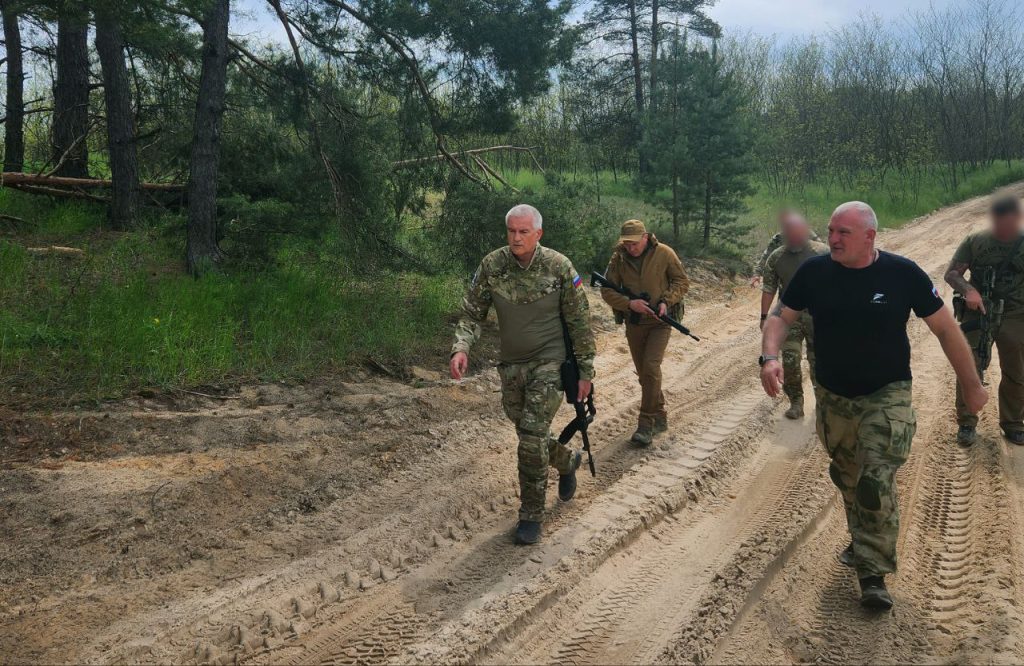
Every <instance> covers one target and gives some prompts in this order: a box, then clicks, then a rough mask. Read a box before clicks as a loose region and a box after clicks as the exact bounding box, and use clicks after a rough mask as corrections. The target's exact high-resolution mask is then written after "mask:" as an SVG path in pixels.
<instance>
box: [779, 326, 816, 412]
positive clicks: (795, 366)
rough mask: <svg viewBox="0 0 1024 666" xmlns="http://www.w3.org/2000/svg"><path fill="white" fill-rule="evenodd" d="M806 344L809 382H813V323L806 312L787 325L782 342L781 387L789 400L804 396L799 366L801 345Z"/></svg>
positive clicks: (802, 378) (801, 373) (802, 376)
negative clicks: (787, 331) (809, 369)
mask: <svg viewBox="0 0 1024 666" xmlns="http://www.w3.org/2000/svg"><path fill="white" fill-rule="evenodd" d="M803 345H806V346H807V362H808V363H810V364H811V384H814V324H813V323H812V321H811V316H810V315H809V314H807V313H806V312H804V313H801V315H800V318H799V319H797V320H796V321H795V322H793V325H792V326H790V327H789V334H788V335H787V336H786V340H785V342H783V343H782V377H783V383H782V389H783V391H784V392H785V393H786V396H787V397H789V399H790V400H794V401H796V400H800V399H802V398H803V397H804V375H803V372H802V370H801V368H800V365H801V357H802V356H803V354H802V353H801V351H802V350H801V347H802V346H803Z"/></svg>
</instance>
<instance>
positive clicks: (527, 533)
mask: <svg viewBox="0 0 1024 666" xmlns="http://www.w3.org/2000/svg"><path fill="white" fill-rule="evenodd" d="M538 541H540V523H539V522H537V521H536V520H520V521H519V524H518V525H516V543H518V544H522V545H524V546H528V545H530V544H534V543H537V542H538Z"/></svg>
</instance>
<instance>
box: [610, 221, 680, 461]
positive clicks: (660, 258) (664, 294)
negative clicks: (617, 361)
mask: <svg viewBox="0 0 1024 666" xmlns="http://www.w3.org/2000/svg"><path fill="white" fill-rule="evenodd" d="M605 277H607V278H608V279H609V280H611V281H612V282H614V283H616V284H619V285H623V286H625V287H626V288H628V289H629V290H631V291H632V292H633V293H636V294H641V293H645V294H647V295H648V296H649V297H650V303H651V304H653V306H654V307H655V308H657V315H664V314H666V313H667V314H669V315H672V316H673V317H674V318H675V319H677V320H678V319H680V318H681V314H682V308H683V296H684V295H685V294H686V292H687V291H688V290H689V288H690V281H689V280H688V279H687V278H686V271H685V270H684V269H683V264H682V262H681V261H679V257H678V256H676V253H675V252H674V251H673V250H672V248H670V247H669V246H667V245H665V244H664V243H661V242H659V241H658V239H657V238H655V237H654V234H652V233H649V232H648V231H647V229H646V228H645V227H644V223H643V222H641V221H640V220H628V221H627V222H626V223H625V224H623V225H622V233H621V234H620V237H619V245H618V247H617V248H616V250H615V253H614V254H612V258H611V261H610V262H609V263H608V270H607V272H606V273H605ZM601 297H602V298H604V300H605V301H606V302H607V303H608V305H610V306H612V309H613V310H615V314H616V321H621V320H625V321H626V340H627V341H628V342H629V351H630V354H631V355H632V356H633V365H634V366H635V367H636V373H637V375H638V376H639V377H640V394H641V398H640V418H639V419H638V423H637V428H636V432H635V433H633V437H632V441H634V442H636V443H637V444H640V445H641V446H647V445H649V444H650V443H651V442H652V441H653V439H654V435H655V434H656V433H660V432H664V431H666V430H667V429H668V413H667V412H666V411H665V396H664V394H663V393H662V391H661V362H662V360H663V359H664V357H665V348H666V347H667V346H668V339H669V335H670V334H671V333H672V327H671V326H669V325H668V324H666V323H664V322H663V321H661V320H660V319H658V318H657V316H656V315H655V312H654V311H653V310H652V309H651V306H649V305H648V304H647V303H646V302H644V301H643V300H640V299H634V300H630V299H628V298H626V297H625V296H623V295H622V294H620V293H618V292H617V291H615V290H614V289H608V288H605V289H602V290H601Z"/></svg>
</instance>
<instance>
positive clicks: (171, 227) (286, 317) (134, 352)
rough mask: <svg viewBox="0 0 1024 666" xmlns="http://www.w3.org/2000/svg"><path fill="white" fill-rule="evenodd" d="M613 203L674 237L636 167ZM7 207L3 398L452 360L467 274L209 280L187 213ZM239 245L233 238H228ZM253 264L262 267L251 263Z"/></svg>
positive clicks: (1013, 173) (780, 201)
mask: <svg viewBox="0 0 1024 666" xmlns="http://www.w3.org/2000/svg"><path fill="white" fill-rule="evenodd" d="M511 178H512V181H513V182H514V184H515V185H516V186H518V187H522V188H530V189H533V190H534V191H539V190H542V189H543V188H544V186H545V179H544V177H543V176H542V175H541V174H539V173H537V172H533V171H519V172H516V173H513V174H511ZM1017 180H1024V162H1022V161H1017V162H1014V163H1013V164H1012V165H1011V166H1010V168H1007V167H1006V165H1005V164H998V165H994V166H992V167H989V168H985V169H979V170H977V171H974V172H972V173H970V174H969V175H968V177H967V178H966V179H965V180H964V182H963V183H962V184H961V187H960V188H959V189H958V191H957V192H955V193H954V192H948V191H946V190H944V189H943V188H942V187H941V184H940V183H939V182H938V180H934V181H929V182H925V183H923V184H922V187H921V188H920V190H919V192H918V196H917V197H916V198H913V197H910V196H904V195H903V193H902V192H901V191H898V190H897V191H892V190H885V189H882V188H877V189H871V188H867V189H864V190H859V191H850V192H838V191H834V190H833V191H827V190H826V189H825V188H824V187H822V186H808V187H805V188H804V189H803V190H802V191H801V192H799V193H798V194H796V195H794V196H792V197H780V196H775V195H773V194H771V193H770V192H768V191H767V189H766V188H760V189H759V190H758V192H757V193H756V194H755V195H754V196H752V197H750V199H749V201H748V206H749V209H750V210H749V212H748V213H746V214H745V215H744V216H743V218H741V222H746V223H750V224H751V225H752V227H753V231H751V232H750V234H749V237H748V238H747V239H746V240H747V247H746V249H745V250H744V251H745V252H746V255H747V256H741V255H740V254H739V253H740V251H739V250H736V249H735V248H729V247H718V246H716V247H715V248H712V252H710V253H709V252H703V251H702V250H701V249H700V244H699V238H697V237H696V236H695V235H694V234H695V230H694V229H689V230H688V231H687V236H686V237H685V238H684V239H683V241H682V243H680V249H681V250H682V251H683V252H684V253H685V254H688V256H698V255H703V256H705V257H712V258H715V259H716V260H717V261H720V262H725V263H726V264H728V265H731V266H733V267H734V268H737V270H744V269H745V268H747V264H748V263H749V259H750V258H751V257H752V256H754V255H755V254H756V253H757V252H758V251H759V246H761V245H762V244H763V242H764V241H765V239H767V237H768V236H769V235H770V233H772V231H773V230H774V224H775V214H776V211H777V210H778V209H779V208H781V207H783V206H786V205H795V206H798V207H800V208H802V209H803V210H805V211H806V213H807V215H808V217H809V218H810V219H811V221H812V222H813V224H814V226H815V227H817V228H819V229H823V228H824V226H825V221H826V219H827V217H828V214H829V213H830V212H831V210H832V209H833V208H834V207H835V206H836V205H837V204H838V203H840V202H842V201H846V200H850V199H861V200H864V201H867V202H869V203H870V204H871V205H872V206H874V207H875V209H876V211H877V212H878V215H879V218H880V220H881V222H882V224H883V226H886V227H896V226H899V225H901V224H904V223H905V222H907V221H908V220H911V219H913V218H915V217H917V216H919V215H922V214H925V213H927V212H929V211H932V210H934V209H936V208H939V207H941V206H944V205H948V204H951V203H954V202H956V201H960V200H963V199H966V198H968V197H971V196H976V195H980V194H986V193H989V192H991V191H993V190H995V189H996V188H998V187H999V186H1001V185H1004V184H1007V183H1010V182H1013V181H1017ZM599 181H600V191H601V200H602V203H603V204H604V205H605V206H607V207H608V208H609V209H610V210H612V211H613V216H614V215H617V216H618V217H621V219H622V220H625V219H627V218H629V217H639V218H640V219H644V220H645V221H647V222H649V223H650V224H651V226H652V227H653V228H654V229H656V230H657V231H658V232H659V233H661V234H662V235H663V236H666V237H668V236H669V232H670V230H669V229H668V223H667V214H666V213H665V212H664V210H663V209H661V208H659V207H658V206H657V205H656V204H654V203H652V202H650V201H646V200H644V199H643V198H642V197H641V196H640V195H638V194H637V193H636V192H634V190H633V188H632V183H631V181H630V180H629V178H628V177H620V178H619V180H618V182H615V181H614V180H613V178H612V176H611V174H610V173H602V174H599ZM0 212H3V213H5V214H7V215H13V216H16V217H19V218H22V219H24V220H26V221H27V222H29V223H30V226H29V227H28V228H25V229H19V230H17V231H16V232H13V233H12V232H11V231H10V230H9V228H8V227H7V226H4V223H2V222H0V232H4V231H5V230H6V231H7V232H6V235H0V404H3V403H8V402H18V403H20V402H24V401H25V400H27V399H32V400H38V399H39V398H47V397H48V398H50V399H55V400H60V401H62V402H77V401H83V400H101V399H104V398H113V397H118V396H121V395H124V394H125V393H127V392H130V391H133V390H136V389H138V388H141V387H158V388H163V389H176V388H189V387H193V388H194V387H201V386H208V385H224V384H226V383H233V382H236V381H249V380H274V379H296V380H301V379H306V378H311V377H315V376H320V375H323V374H325V373H330V372H334V371H336V370H338V369H339V368H342V367H344V366H348V365H351V364H357V363H362V362H365V361H367V360H370V359H372V360H374V361H377V362H379V363H381V364H383V365H385V366H388V367H391V368H395V369H399V370H400V369H401V368H402V367H404V366H405V365H408V364H411V363H416V362H425V363H441V362H443V357H444V355H445V354H444V352H445V350H446V349H447V343H448V339H449V336H450V322H451V318H452V314H453V313H454V312H455V311H456V308H457V306H458V303H459V299H460V297H461V293H462V289H463V277H462V276H458V275H453V276H429V277H428V276H424V275H420V274H417V273H393V272H382V273H381V274H380V275H379V276H378V277H377V278H375V279H369V278H367V277H366V276H365V274H363V273H360V272H357V271H354V270H352V267H351V264H350V263H349V262H350V261H352V259H350V258H348V257H347V251H346V246H345V244H344V242H343V241H342V240H341V239H338V238H328V239H322V240H323V242H316V243H314V242H310V241H301V240H294V241H288V242H286V243H285V244H284V245H283V246H280V248H279V249H277V250H276V251H275V252H274V254H273V255H272V257H271V259H270V266H268V267H266V268H264V269H261V270H254V269H253V268H252V267H251V266H252V265H253V264H252V263H245V262H238V263H236V264H234V265H232V266H229V268H228V270H227V271H226V272H225V273H223V274H219V275H212V276H209V277H207V278H204V279H201V280H193V279H191V278H189V277H188V276H186V275H185V274H184V271H183V266H182V259H181V256H182V251H183V250H182V244H183V238H184V222H183V220H182V219H181V217H178V216H172V215H163V216H159V215H158V216H152V217H150V218H148V219H147V220H145V221H144V223H143V225H142V226H141V228H139V229H137V230H135V231H132V232H130V233H120V234H118V233H112V232H108V231H103V227H104V224H103V222H104V220H103V215H104V213H103V209H102V207H100V206H96V205H92V204H89V203H81V202H60V203H53V202H51V201H50V200H48V199H46V198H43V197H36V196H31V195H27V194H22V193H18V192H14V191H11V190H3V189H0ZM51 244H52V245H70V246H73V247H80V248H82V249H83V250H85V252H86V254H85V258H84V259H72V258H65V257H35V256H32V255H30V254H29V253H28V252H27V251H26V248H27V247H32V246H41V245H51ZM228 246H229V247H230V244H229V245H228ZM246 266H248V267H246Z"/></svg>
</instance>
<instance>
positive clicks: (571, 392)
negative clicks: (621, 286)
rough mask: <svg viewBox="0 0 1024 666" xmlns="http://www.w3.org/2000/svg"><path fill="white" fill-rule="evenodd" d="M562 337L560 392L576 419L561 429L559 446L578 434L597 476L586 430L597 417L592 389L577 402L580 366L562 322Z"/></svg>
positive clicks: (591, 469) (567, 330)
mask: <svg viewBox="0 0 1024 666" xmlns="http://www.w3.org/2000/svg"><path fill="white" fill-rule="evenodd" d="M562 336H563V337H564V338H565V360H564V361H562V367H561V368H560V370H561V375H562V390H563V391H564V392H565V401H566V402H567V403H569V404H570V405H572V406H573V408H575V409H576V418H574V419H573V420H572V421H569V424H568V425H567V426H565V427H564V428H562V434H560V435H559V436H558V443H559V444H568V443H569V441H570V440H571V439H572V438H573V437H575V436H576V433H579V434H580V437H582V438H583V450H584V451H586V453H587V466H588V467H589V468H590V475H591V476H597V469H596V468H595V467H594V455H593V454H592V453H591V452H590V435H589V434H587V428H589V427H590V424H591V423H593V422H594V417H595V416H596V415H597V408H596V407H594V388H593V386H591V388H590V395H588V396H587V397H586V399H584V400H583V402H580V401H578V400H577V399H576V398H578V397H579V390H580V389H579V382H580V366H579V362H578V361H577V360H576V350H575V349H573V346H572V338H571V337H570V336H569V328H568V327H567V326H566V325H565V322H564V321H563V322H562Z"/></svg>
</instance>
